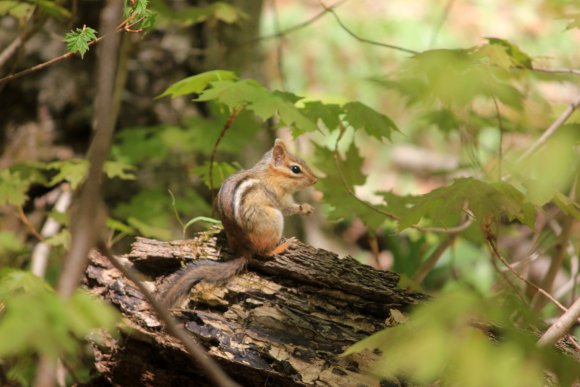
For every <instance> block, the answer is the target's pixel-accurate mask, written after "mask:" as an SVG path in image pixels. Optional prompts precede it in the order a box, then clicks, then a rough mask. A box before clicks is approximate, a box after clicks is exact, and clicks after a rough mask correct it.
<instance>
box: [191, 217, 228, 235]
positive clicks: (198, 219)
mask: <svg viewBox="0 0 580 387" xmlns="http://www.w3.org/2000/svg"><path fill="white" fill-rule="evenodd" d="M199 222H203V223H209V224H219V225H221V224H222V222H221V221H219V220H217V219H213V218H208V217H207V216H196V217H195V218H193V219H190V220H189V221H188V222H187V223H186V224H185V225H184V226H183V232H185V231H187V229H188V228H189V226H192V225H194V224H196V223H199Z"/></svg>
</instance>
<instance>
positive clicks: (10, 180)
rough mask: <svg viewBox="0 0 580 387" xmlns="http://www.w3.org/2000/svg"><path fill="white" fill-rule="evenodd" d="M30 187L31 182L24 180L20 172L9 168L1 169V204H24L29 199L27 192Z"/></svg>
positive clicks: (18, 205)
mask: <svg viewBox="0 0 580 387" xmlns="http://www.w3.org/2000/svg"><path fill="white" fill-rule="evenodd" d="M29 187H30V182H29V181H26V180H23V179H22V178H21V177H20V175H19V174H17V173H12V172H10V170H9V169H3V170H0V206H3V205H6V204H8V205H11V206H17V207H20V206H22V205H23V204H24V203H25V202H26V200H28V195H27V194H26V192H27V191H28V188H29Z"/></svg>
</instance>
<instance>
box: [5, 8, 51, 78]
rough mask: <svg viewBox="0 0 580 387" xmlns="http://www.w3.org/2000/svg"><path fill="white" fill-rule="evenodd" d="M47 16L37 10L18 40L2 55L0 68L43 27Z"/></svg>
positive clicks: (7, 47)
mask: <svg viewBox="0 0 580 387" xmlns="http://www.w3.org/2000/svg"><path fill="white" fill-rule="evenodd" d="M46 19H47V17H46V15H44V14H42V13H40V12H38V9H36V10H35V11H34V13H33V15H32V17H31V18H30V20H29V21H28V23H27V25H26V26H25V28H24V30H23V31H22V32H21V33H20V35H19V36H18V37H16V39H14V40H13V41H12V42H11V43H10V44H9V45H8V46H6V48H4V50H2V52H1V53H0V68H2V67H3V66H4V65H5V64H6V62H8V60H10V58H11V57H12V56H14V54H16V53H17V52H18V50H19V49H20V48H21V47H22V46H23V45H24V44H25V43H26V42H27V41H28V39H30V37H32V36H33V35H34V34H35V33H36V32H37V31H38V30H39V29H40V27H42V25H43V24H44V22H45V21H46Z"/></svg>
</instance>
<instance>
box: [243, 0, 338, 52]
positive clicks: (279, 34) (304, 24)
mask: <svg viewBox="0 0 580 387" xmlns="http://www.w3.org/2000/svg"><path fill="white" fill-rule="evenodd" d="M346 1H347V0H340V1H337V2H336V3H334V4H332V5H331V6H330V7H328V8H325V9H324V10H323V11H322V12H319V13H317V14H316V15H314V16H313V17H311V18H310V19H308V20H306V21H303V22H302V23H299V24H296V25H294V26H292V27H289V28H286V29H285V30H282V31H277V32H276V33H275V34H272V35H264V36H258V37H257V38H254V39H250V40H248V41H245V42H242V43H240V44H242V45H244V44H252V43H256V42H259V41H262V40H269V39H275V38H281V37H283V36H285V35H288V34H291V33H292V32H296V31H298V30H301V29H302V28H304V27H308V26H309V25H311V24H313V23H314V22H315V21H317V20H318V19H320V18H321V17H322V16H324V15H325V14H326V13H328V12H329V10H331V9H334V8H336V7H338V6H340V5H342V4H344V3H345V2H346Z"/></svg>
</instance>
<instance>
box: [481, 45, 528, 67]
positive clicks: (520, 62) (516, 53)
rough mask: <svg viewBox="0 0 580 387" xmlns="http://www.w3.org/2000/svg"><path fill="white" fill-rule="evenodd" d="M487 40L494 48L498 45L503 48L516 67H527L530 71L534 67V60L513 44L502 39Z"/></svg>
mask: <svg viewBox="0 0 580 387" xmlns="http://www.w3.org/2000/svg"><path fill="white" fill-rule="evenodd" d="M487 40H488V42H489V44H490V45H492V46H494V45H497V46H501V47H503V48H504V49H505V51H506V53H507V54H508V55H509V57H510V58H511V60H512V62H513V64H514V65H515V66H516V67H525V68H528V69H529V68H531V67H532V58H530V56H529V55H528V54H526V53H525V52H523V51H522V50H521V49H520V48H519V47H518V46H516V45H515V44H513V43H512V42H510V41H508V40H505V39H500V38H487Z"/></svg>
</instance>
